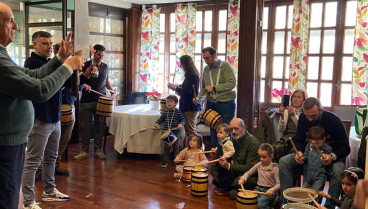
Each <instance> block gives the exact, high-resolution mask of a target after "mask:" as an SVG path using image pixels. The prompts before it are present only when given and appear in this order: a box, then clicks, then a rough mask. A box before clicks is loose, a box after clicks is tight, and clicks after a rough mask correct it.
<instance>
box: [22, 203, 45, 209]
mask: <svg viewBox="0 0 368 209" xmlns="http://www.w3.org/2000/svg"><path fill="white" fill-rule="evenodd" d="M23 209H42V208H41V207H40V206H38V203H36V202H33V203H32V204H30V205H28V206H27V207H26V206H24V205H23Z"/></svg>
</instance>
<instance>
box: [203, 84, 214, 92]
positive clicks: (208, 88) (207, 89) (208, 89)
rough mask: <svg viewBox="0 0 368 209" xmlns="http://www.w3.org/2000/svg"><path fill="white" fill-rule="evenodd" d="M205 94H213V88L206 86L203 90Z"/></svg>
mask: <svg viewBox="0 0 368 209" xmlns="http://www.w3.org/2000/svg"><path fill="white" fill-rule="evenodd" d="M205 90H206V92H207V93H212V92H213V86H206V88H205Z"/></svg>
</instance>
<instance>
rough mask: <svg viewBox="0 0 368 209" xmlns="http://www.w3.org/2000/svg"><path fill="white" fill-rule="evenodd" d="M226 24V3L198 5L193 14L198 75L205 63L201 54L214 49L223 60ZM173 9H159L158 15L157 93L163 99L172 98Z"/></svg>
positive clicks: (173, 70) (173, 60)
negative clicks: (169, 85) (170, 84)
mask: <svg viewBox="0 0 368 209" xmlns="http://www.w3.org/2000/svg"><path fill="white" fill-rule="evenodd" d="M226 24H227V3H220V4H215V5H214V4H211V6H208V5H200V4H199V3H198V5H197V12H196V43H195V50H194V62H195V64H196V67H197V69H198V71H199V72H200V74H202V71H203V68H204V67H205V65H206V64H205V63H204V61H203V60H202V53H201V50H202V48H204V47H207V46H213V47H215V48H216V49H217V50H218V57H219V59H221V60H225V57H226V56H225V55H226V29H227V27H226ZM175 41H176V37H175V8H174V7H165V5H162V8H161V14H160V44H159V63H160V68H159V74H158V76H159V87H158V91H159V92H162V93H163V94H164V95H168V94H172V93H174V92H172V91H171V90H168V88H167V83H172V81H173V79H174V76H175V64H176V54H175V46H176V45H175V44H176V43H175Z"/></svg>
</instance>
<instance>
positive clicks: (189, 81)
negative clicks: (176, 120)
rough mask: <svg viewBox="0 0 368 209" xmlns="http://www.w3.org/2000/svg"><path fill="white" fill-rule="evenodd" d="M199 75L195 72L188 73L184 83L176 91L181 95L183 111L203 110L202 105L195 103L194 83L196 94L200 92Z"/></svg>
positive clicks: (180, 102) (180, 107)
mask: <svg viewBox="0 0 368 209" xmlns="http://www.w3.org/2000/svg"><path fill="white" fill-rule="evenodd" d="M199 83H200V80H199V77H198V76H197V75H196V74H193V73H187V74H186V75H185V79H184V81H183V84H182V85H180V86H179V87H177V88H176V90H175V92H176V93H177V94H178V95H179V96H180V101H179V109H180V111H181V112H182V113H185V112H196V111H201V106H200V104H199V103H198V104H197V105H195V104H193V101H192V100H193V98H194V95H193V84H194V89H195V92H196V95H198V92H199V90H198V89H199Z"/></svg>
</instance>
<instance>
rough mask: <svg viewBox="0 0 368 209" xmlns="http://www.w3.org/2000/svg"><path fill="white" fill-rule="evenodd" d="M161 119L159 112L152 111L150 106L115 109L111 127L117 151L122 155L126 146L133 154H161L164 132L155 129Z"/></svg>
mask: <svg viewBox="0 0 368 209" xmlns="http://www.w3.org/2000/svg"><path fill="white" fill-rule="evenodd" d="M159 117H160V112H159V110H150V107H149V105H148V104H138V105H122V106H116V107H114V108H113V110H112V115H111V119H110V121H109V127H110V133H111V134H113V135H115V142H114V148H115V150H116V151H118V152H119V153H120V154H121V153H123V151H124V147H125V146H126V147H127V151H128V152H132V153H143V154H161V153H162V152H163V146H161V145H162V143H161V140H160V136H161V134H162V131H161V130H157V129H154V128H153V127H154V124H155V122H156V120H157V119H158V118H159Z"/></svg>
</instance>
